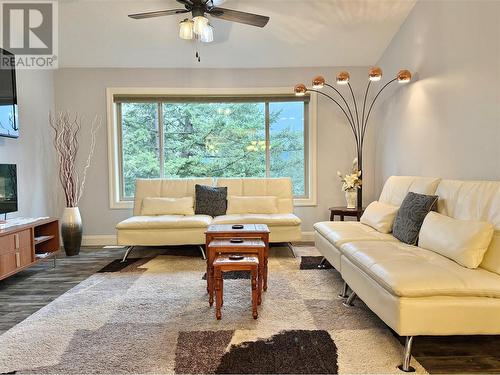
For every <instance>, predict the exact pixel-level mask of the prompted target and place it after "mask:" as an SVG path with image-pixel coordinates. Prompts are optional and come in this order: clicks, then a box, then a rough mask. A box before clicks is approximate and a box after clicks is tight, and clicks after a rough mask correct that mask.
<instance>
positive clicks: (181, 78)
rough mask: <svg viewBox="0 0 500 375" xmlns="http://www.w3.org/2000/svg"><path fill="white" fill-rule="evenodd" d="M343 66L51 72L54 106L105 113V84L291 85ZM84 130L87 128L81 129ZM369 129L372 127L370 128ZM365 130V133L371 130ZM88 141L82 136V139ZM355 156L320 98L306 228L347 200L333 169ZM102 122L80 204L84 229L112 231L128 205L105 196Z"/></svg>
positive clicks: (337, 116)
mask: <svg viewBox="0 0 500 375" xmlns="http://www.w3.org/2000/svg"><path fill="white" fill-rule="evenodd" d="M340 69H341V68H314V69H312V68H311V69H248V70H227V69H225V70H217V69H214V70H204V69H80V68H71V69H60V70H59V71H57V72H56V74H55V92H56V106H57V108H58V109H61V110H70V111H72V112H79V113H81V114H83V115H84V116H85V117H86V118H87V119H89V118H92V117H93V116H95V115H96V114H98V115H100V116H101V117H102V118H103V119H106V97H105V89H106V88H107V87H179V88H180V87H187V88H207V89H209V88H233V87H234V88H252V87H255V88H258V87H290V90H292V87H293V86H294V84H295V83H297V82H310V81H311V79H312V78H313V77H314V76H315V75H317V74H324V75H325V76H327V77H330V78H331V79H332V78H333V77H334V76H335V74H336V72H337V71H339V70H340ZM349 70H350V71H351V75H352V77H353V85H354V86H355V87H359V88H360V89H361V84H363V85H364V83H365V82H366V74H367V73H366V71H367V69H366V68H350V69H349ZM83 134H88V131H85V129H84V131H83ZM370 134H371V133H370ZM370 134H369V135H370ZM85 143H86V142H85V141H84V142H82V145H84V144H85ZM372 150H373V147H372V143H371V142H370V141H368V143H367V145H366V154H365V166H366V169H365V170H366V174H365V177H366V178H365V180H366V187H365V195H364V197H365V199H366V201H370V200H372V199H373V194H372V192H373V181H374V178H373V158H372V157H371V156H372V155H373V151H372ZM354 156H355V150H354V142H353V140H352V135H351V134H350V133H349V130H348V126H347V123H346V121H345V120H344V119H343V118H342V117H341V113H340V111H339V110H338V109H337V108H335V107H334V106H333V105H331V104H330V103H329V102H327V101H325V100H324V99H320V103H319V110H318V171H317V173H318V205H317V206H316V207H298V208H297V209H296V213H297V214H298V215H299V216H300V217H301V218H302V219H303V221H304V225H303V230H304V231H311V230H312V224H313V223H314V222H316V221H319V220H325V219H327V218H328V207H330V206H332V205H341V204H345V200H344V197H343V194H342V192H341V191H340V183H339V182H338V179H337V177H336V171H337V170H342V171H347V170H349V169H350V167H351V162H352V159H353V158H354ZM107 158H108V156H107V138H106V129H105V127H104V128H102V129H101V131H100V135H99V138H98V143H97V146H96V154H95V159H94V164H93V166H92V168H91V170H90V172H89V176H88V178H89V180H88V181H89V183H88V185H87V191H86V192H85V194H84V196H83V199H82V201H81V204H80V208H81V212H82V216H83V220H84V228H85V234H86V235H111V234H114V233H115V230H114V227H115V225H116V223H118V222H119V221H121V220H123V219H125V218H127V217H129V216H130V215H131V210H111V209H110V208H109V197H108V160H107Z"/></svg>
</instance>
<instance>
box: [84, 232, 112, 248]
mask: <svg viewBox="0 0 500 375" xmlns="http://www.w3.org/2000/svg"><path fill="white" fill-rule="evenodd" d="M112 245H116V235H114V234H104V235H89V236H83V239H82V246H112Z"/></svg>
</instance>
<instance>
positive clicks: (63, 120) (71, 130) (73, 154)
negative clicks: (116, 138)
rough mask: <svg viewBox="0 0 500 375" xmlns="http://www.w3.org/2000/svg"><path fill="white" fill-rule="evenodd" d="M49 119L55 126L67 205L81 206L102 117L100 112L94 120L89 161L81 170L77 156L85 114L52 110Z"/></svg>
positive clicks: (56, 145)
mask: <svg viewBox="0 0 500 375" xmlns="http://www.w3.org/2000/svg"><path fill="white" fill-rule="evenodd" d="M49 123H50V126H51V127H52V129H54V147H55V149H56V151H57V156H58V159H59V181H60V182H61V185H62V187H63V191H64V196H65V199H66V207H77V206H78V202H79V201H80V198H81V197H82V194H83V191H84V189H85V180H86V178H87V171H88V169H89V167H90V164H91V161H92V157H93V155H94V150H95V142H96V134H97V131H98V130H99V128H100V127H101V125H102V121H101V119H100V118H99V117H98V116H96V117H95V118H94V119H93V120H92V122H91V126H90V146H89V151H88V155H87V160H86V162H85V165H84V167H83V169H82V170H81V171H80V172H79V171H78V166H77V160H76V159H77V155H78V150H79V146H80V145H79V142H78V137H79V134H80V130H81V129H82V123H83V118H82V117H80V116H79V115H78V114H76V115H74V116H72V115H70V113H69V112H57V113H56V114H55V115H52V113H49Z"/></svg>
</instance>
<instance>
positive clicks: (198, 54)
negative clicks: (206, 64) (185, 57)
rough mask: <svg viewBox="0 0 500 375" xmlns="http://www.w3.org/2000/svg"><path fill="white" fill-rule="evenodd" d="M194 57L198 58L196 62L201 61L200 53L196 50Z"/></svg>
mask: <svg viewBox="0 0 500 375" xmlns="http://www.w3.org/2000/svg"><path fill="white" fill-rule="evenodd" d="M196 59H197V60H198V62H201V55H200V53H199V52H198V51H196Z"/></svg>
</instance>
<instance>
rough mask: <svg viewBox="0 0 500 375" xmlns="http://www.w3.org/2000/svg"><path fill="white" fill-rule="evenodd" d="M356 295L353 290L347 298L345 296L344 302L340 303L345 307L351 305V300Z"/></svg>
mask: <svg viewBox="0 0 500 375" xmlns="http://www.w3.org/2000/svg"><path fill="white" fill-rule="evenodd" d="M356 297H357V294H356V293H354V291H353V292H352V293H351V295H350V296H349V298H347V299H346V300H345V302H343V303H342V305H344V306H345V307H351V306H352V305H353V302H354V300H355V299H356Z"/></svg>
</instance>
